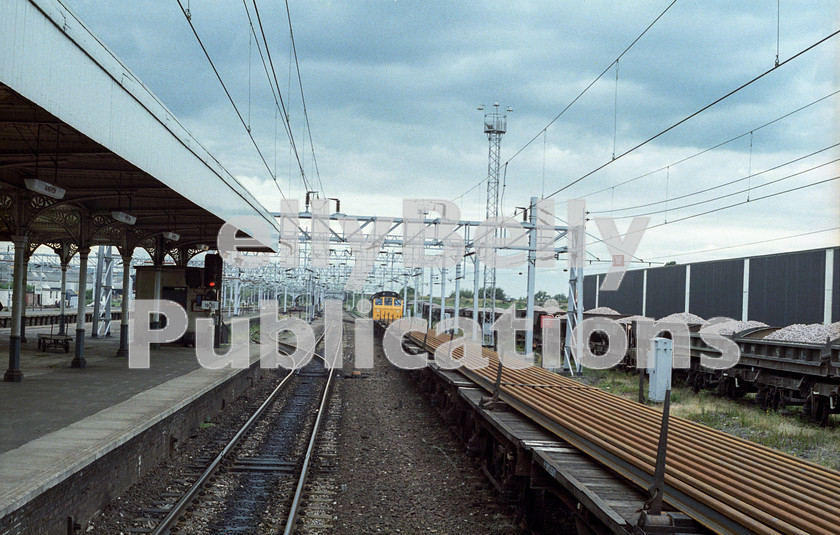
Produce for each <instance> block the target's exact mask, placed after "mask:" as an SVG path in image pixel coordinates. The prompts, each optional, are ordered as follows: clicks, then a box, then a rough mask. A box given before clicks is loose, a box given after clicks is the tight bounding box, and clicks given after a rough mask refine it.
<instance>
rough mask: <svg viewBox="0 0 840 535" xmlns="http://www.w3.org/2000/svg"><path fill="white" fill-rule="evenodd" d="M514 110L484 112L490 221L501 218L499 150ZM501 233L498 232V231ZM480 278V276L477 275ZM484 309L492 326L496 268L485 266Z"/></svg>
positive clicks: (494, 106) (487, 213)
mask: <svg viewBox="0 0 840 535" xmlns="http://www.w3.org/2000/svg"><path fill="white" fill-rule="evenodd" d="M478 111H484V105H481V106H479V107H478ZM512 111H513V108H511V107H510V106H508V107H507V109H506V110H505V113H501V112H499V103H498V102H494V103H493V111H490V110H488V111H485V112H484V133H485V134H487V141H488V142H489V145H490V147H489V151H488V155H487V212H486V214H485V215H486V217H487V219H488V220H492V219H491V218H494V219H495V218H497V217H499V167H500V158H499V150H500V148H501V144H502V136H503V135H505V131H506V130H507V114H508V113H509V112H512ZM496 232H497V233H498V232H499V231H498V230H497V231H496ZM476 276H478V274H476ZM488 290H489V293H490V301H491V305H490V314H491V315H490V318H489V320H488V317H487V294H488ZM473 299H478V296H477V295H476V296H473ZM482 299H483V308H484V315H483V316H484V323H485V324H487V323H490V324H492V323H493V322H494V321H495V319H496V268H495V267H490V268H488V267H487V266H484V289H483V292H482ZM482 331H483V332H487V328H485V327H484V326H482ZM492 340H493V334H492V332H491V333H490V343H492Z"/></svg>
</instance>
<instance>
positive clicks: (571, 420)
mask: <svg viewBox="0 0 840 535" xmlns="http://www.w3.org/2000/svg"><path fill="white" fill-rule="evenodd" d="M410 336H411V338H412V339H413V340H414V341H415V342H416V343H418V344H419V345H421V346H424V345H425V348H426V350H428V351H434V350H435V349H437V347H438V346H440V344H442V343H443V342H445V341H448V340H449V336H448V335H443V336H436V335H435V333H434V331H429V332H428V334H426V333H417V332H412V333H411V334H410ZM424 343H425V344H424ZM482 355H483V357H484V358H487V359H488V361H489V365H488V366H485V367H483V368H479V369H470V368H469V366H468V365H467V364H468V362H469V360H470V359H473V364H474V365H473V367H475V365H476V364H478V363H477V361H476V360H475V359H476V358H477V357H470V356H467V357H466V359H467V360H465V361H463V364H464V365H462V366H461V367H459V368H458V371H459V372H460V373H462V374H463V375H465V376H467V377H468V378H470V379H472V380H473V381H474V382H476V383H477V384H478V385H480V386H481V387H483V388H484V389H486V390H488V391H490V390H492V388H493V383H494V381H495V377H496V373H497V369H498V368H497V366H498V358H497V356H496V353H495V352H494V351H492V350H489V349H486V348H485V349H483V350H482ZM454 357H455V358H461V357H462V351H461V349H460V348H459V349H456V350H455V353H454ZM501 398H502V399H503V400H504V401H505V402H507V403H508V404H509V405H511V406H512V407H513V408H514V409H516V410H517V411H519V412H521V413H523V414H525V415H526V416H527V417H529V418H531V419H532V420H534V421H535V422H536V423H538V424H539V425H541V426H543V427H544V428H546V429H548V430H549V431H551V432H553V433H555V434H556V435H557V436H559V437H561V438H563V439H564V440H566V441H568V442H570V443H571V444H573V445H574V446H576V447H577V448H579V449H580V450H581V451H583V452H585V453H586V454H588V455H590V456H591V457H593V458H594V459H596V460H598V461H599V462H601V463H602V464H604V465H606V466H608V467H609V468H611V469H612V470H614V471H616V472H618V473H619V474H621V475H622V476H624V477H626V478H627V479H629V480H631V481H633V482H634V483H636V484H638V485H640V486H642V487H643V488H648V487H649V486H650V484H651V482H652V474H653V470H654V465H655V459H656V450H657V445H658V441H659V428H660V423H661V419H662V414H661V412H659V411H657V410H655V409H653V408H651V407H647V406H645V405H642V404H639V403H636V402H633V401H630V400H626V399H623V398H621V397H618V396H616V395H613V394H610V393H608V392H604V391H602V390H599V389H597V388H594V387H588V386H584V385H581V384H580V383H577V382H574V381H572V380H570V379H568V378H566V377H563V376H561V375H558V374H555V373H551V372H548V371H546V370H544V369H542V368H537V367H533V366H531V367H527V368H525V369H522V370H511V369H508V368H505V367H503V369H502V388H501ZM666 466H667V468H666V475H665V486H666V489H665V501H667V502H668V503H670V504H671V505H673V506H674V507H676V508H678V509H680V510H681V511H683V512H684V513H686V514H688V515H689V516H691V517H693V518H694V519H695V520H697V521H698V522H700V523H702V524H703V525H705V526H706V527H708V528H709V529H712V530H713V531H716V532H718V533H743V532H744V531H745V530H748V531H749V532H753V533H761V534H768V535H769V534H779V533H784V534H796V535H814V534H832V533H834V534H838V533H840V500H838V496H840V472H837V471H835V470H830V469H828V468H823V467H820V466H817V465H814V464H811V463H808V462H806V461H803V460H801V459H798V458H796V457H793V456H791V455H787V454H785V453H781V452H778V451H775V450H772V449H770V448H766V447H764V446H760V445H758V444H754V443H751V442H748V441H746V440H743V439H740V438H737V437H733V436H731V435H728V434H726V433H723V432H721V431H717V430H715V429H711V428H709V427H706V426H703V425H700V424H697V423H694V422H690V421H688V420H685V419H682V418H676V417H673V416H672V417H671V419H670V429H669V434H668V454H667V462H666Z"/></svg>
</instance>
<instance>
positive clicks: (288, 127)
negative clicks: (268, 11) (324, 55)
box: [179, 0, 311, 190]
mask: <svg viewBox="0 0 840 535" xmlns="http://www.w3.org/2000/svg"><path fill="white" fill-rule="evenodd" d="M179 1H180V0H179ZM244 1H245V0H243V3H244ZM251 2H252V4H253V6H254V14H255V15H256V16H257V26H258V27H259V29H260V35H261V36H262V40H263V43H264V44H265V54H266V56H267V57H268V65H269V67H270V69H271V75H272V76H273V78H274V86H275V87H276V89H277V97H278V98H279V104H280V109H281V111H282V112H283V121H284V122H285V127H286V133H287V134H288V136H289V143H290V144H291V147H292V151H293V152H294V155H295V160H297V164H298V169H299V170H300V177H301V180H302V181H303V184H304V186H306V189H307V190H310V189H311V187H310V185H309V181H308V180H307V179H306V173H305V172H304V170H303V163H302V162H301V160H300V154H299V153H298V150H297V144H296V143H295V136H294V134H293V133H292V125H291V123H290V119H289V114H288V112H287V111H286V104H285V102H284V101H283V95H282V93H281V92H280V83H279V82H278V81H277V71H276V70H275V69H274V61H273V60H272V59H271V48H270V47H269V46H268V39H266V37H265V28H264V27H263V23H262V18H261V17H260V10H259V7H257V0H251ZM246 11H248V10H247V5H246ZM250 18H251V15H250V13H249V14H248V19H249V20H250Z"/></svg>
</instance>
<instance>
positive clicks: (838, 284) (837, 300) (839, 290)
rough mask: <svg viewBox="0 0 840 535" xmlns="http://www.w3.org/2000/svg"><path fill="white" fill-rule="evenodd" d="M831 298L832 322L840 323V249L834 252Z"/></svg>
mask: <svg viewBox="0 0 840 535" xmlns="http://www.w3.org/2000/svg"><path fill="white" fill-rule="evenodd" d="M832 288H833V292H832V296H831V322H832V323H834V322H835V321H840V248H837V249H835V250H834V284H833V285H832Z"/></svg>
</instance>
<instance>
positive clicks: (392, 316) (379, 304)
mask: <svg viewBox="0 0 840 535" xmlns="http://www.w3.org/2000/svg"><path fill="white" fill-rule="evenodd" d="M371 305H372V306H371V317H372V318H373V320H374V321H379V322H382V323H391V322H392V321H396V320H398V319H400V318H402V313H403V302H402V297H400V294H398V293H397V292H377V293H375V294H373V296H372V297H371Z"/></svg>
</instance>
